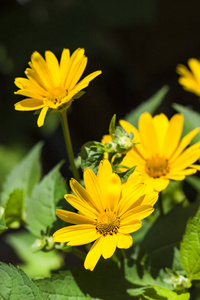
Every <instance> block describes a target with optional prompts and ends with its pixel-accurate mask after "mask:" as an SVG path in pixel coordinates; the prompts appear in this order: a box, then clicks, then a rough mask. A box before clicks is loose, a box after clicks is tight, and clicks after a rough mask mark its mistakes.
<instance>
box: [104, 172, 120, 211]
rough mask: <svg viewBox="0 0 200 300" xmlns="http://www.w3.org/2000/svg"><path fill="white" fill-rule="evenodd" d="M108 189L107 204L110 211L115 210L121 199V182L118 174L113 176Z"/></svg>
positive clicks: (108, 183) (110, 178)
mask: <svg viewBox="0 0 200 300" xmlns="http://www.w3.org/2000/svg"><path fill="white" fill-rule="evenodd" d="M107 180H108V182H107V187H106V204H107V207H106V208H108V209H110V210H112V211H113V210H115V208H116V206H117V204H118V202H119V200H120V197H121V180H120V178H119V176H118V175H117V174H114V173H113V174H112V175H111V176H110V177H109V178H108V179H107Z"/></svg>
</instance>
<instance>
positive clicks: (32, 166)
mask: <svg viewBox="0 0 200 300" xmlns="http://www.w3.org/2000/svg"><path fill="white" fill-rule="evenodd" d="M41 148H42V143H38V144H37V145H36V146H35V147H34V148H33V149H32V150H31V151H30V152H29V153H28V155H27V156H26V157H25V158H24V159H23V160H22V161H21V162H20V163H19V164H18V165H17V166H16V167H15V168H14V169H13V170H12V171H11V173H10V174H9V175H8V177H7V178H6V181H5V182H4V184H3V187H2V194H1V205H2V206H5V205H6V202H7V201H8V199H9V197H10V194H11V193H12V192H13V191H14V190H15V189H19V190H23V191H24V197H26V196H30V195H31V193H32V190H33V188H34V186H35V184H36V183H37V182H38V181H39V179H40V176H41V166H40V163H39V158H40V153H41Z"/></svg>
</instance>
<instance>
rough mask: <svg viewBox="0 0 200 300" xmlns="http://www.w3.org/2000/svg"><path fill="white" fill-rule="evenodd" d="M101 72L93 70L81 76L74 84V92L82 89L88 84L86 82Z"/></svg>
mask: <svg viewBox="0 0 200 300" xmlns="http://www.w3.org/2000/svg"><path fill="white" fill-rule="evenodd" d="M101 73H102V72H101V71H95V72H93V73H91V74H90V75H88V76H86V77H85V78H83V79H82V80H81V81H80V82H79V83H78V84H77V85H76V86H75V90H76V93H78V92H79V91H81V90H83V89H84V88H85V87H86V86H88V84H89V83H90V81H92V80H93V79H94V78H95V77H97V76H98V75H100V74H101Z"/></svg>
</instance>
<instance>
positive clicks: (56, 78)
mask: <svg viewBox="0 0 200 300" xmlns="http://www.w3.org/2000/svg"><path fill="white" fill-rule="evenodd" d="M45 58H46V62H47V66H48V68H49V71H50V73H51V76H52V79H53V82H54V86H55V87H56V86H58V85H59V84H60V67H59V64H58V60H57V58H56V57H55V55H54V54H53V53H52V52H51V51H45Z"/></svg>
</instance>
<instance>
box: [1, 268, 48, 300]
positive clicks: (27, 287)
mask: <svg viewBox="0 0 200 300" xmlns="http://www.w3.org/2000/svg"><path fill="white" fill-rule="evenodd" d="M0 298H1V299H3V300H17V299H23V300H31V299H33V300H35V299H37V300H43V299H45V298H44V297H43V294H42V292H41V291H40V289H39V288H38V287H37V285H36V284H35V283H34V282H33V281H32V280H31V279H30V278H29V277H28V276H27V275H26V274H25V273H24V272H23V271H22V270H21V269H19V268H15V267H14V266H12V265H9V266H8V265H7V264H4V263H0Z"/></svg>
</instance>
